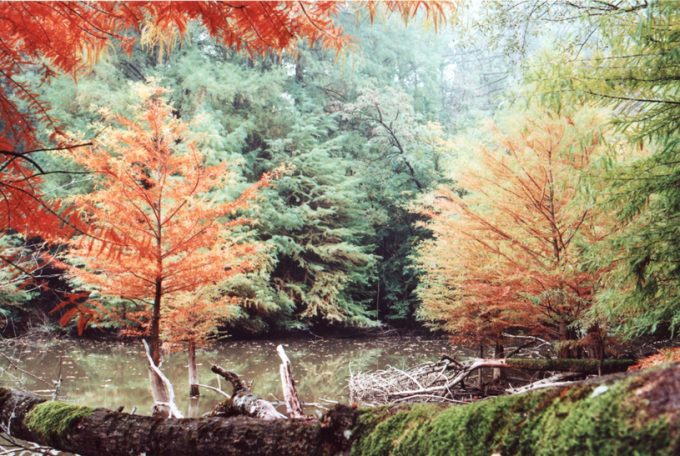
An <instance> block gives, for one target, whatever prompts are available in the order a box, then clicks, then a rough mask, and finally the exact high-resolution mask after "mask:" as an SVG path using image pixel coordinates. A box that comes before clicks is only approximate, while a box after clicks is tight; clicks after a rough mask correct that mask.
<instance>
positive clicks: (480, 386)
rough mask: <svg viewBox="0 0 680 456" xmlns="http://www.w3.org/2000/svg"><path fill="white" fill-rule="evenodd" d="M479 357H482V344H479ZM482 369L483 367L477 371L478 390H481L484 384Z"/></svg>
mask: <svg viewBox="0 0 680 456" xmlns="http://www.w3.org/2000/svg"><path fill="white" fill-rule="evenodd" d="M479 357H480V358H484V344H479ZM483 370H484V369H479V370H478V371H477V384H478V385H479V390H480V391H481V390H482V386H484V377H483V375H482V374H483Z"/></svg>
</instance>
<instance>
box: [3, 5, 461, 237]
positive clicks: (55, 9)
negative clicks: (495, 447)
mask: <svg viewBox="0 0 680 456" xmlns="http://www.w3.org/2000/svg"><path fill="white" fill-rule="evenodd" d="M381 5H383V6H384V9H385V10H386V11H388V12H395V13H397V14H399V15H401V16H402V17H403V18H404V19H405V20H406V19H408V18H410V17H413V16H415V15H416V14H417V13H418V11H420V10H425V11H426V14H427V16H428V17H430V18H431V20H432V21H433V22H434V23H435V25H437V24H439V23H441V22H443V21H445V20H446V18H447V16H448V15H449V13H453V12H454V11H455V6H456V5H455V3H452V2H419V1H418V2H401V1H392V0H390V1H386V2H381ZM359 6H360V9H366V10H367V11H368V13H369V15H370V17H371V18H373V17H375V16H376V14H378V12H379V8H378V5H377V3H376V2H365V3H363V2H362V4H360V5H359ZM341 7H342V4H341V3H338V2H333V1H323V2H285V1H280V2H279V1H276V2H238V1H237V2H160V3H159V2H147V1H144V2H47V3H40V2H37V3H36V2H16V3H13V4H3V5H0V17H2V19H3V20H2V21H0V35H1V36H3V42H2V46H0V80H2V84H0V87H1V88H0V116H1V117H0V118H1V119H2V127H1V129H0V198H1V199H2V200H3V204H1V205H0V220H1V221H0V223H2V225H0V227H2V228H3V229H8V228H9V229H15V230H19V231H22V232H30V233H31V234H38V235H42V234H46V233H56V232H57V229H58V228H59V226H60V224H63V223H66V224H67V225H74V224H75V223H76V222H77V220H72V219H71V218H70V217H69V216H68V214H59V213H58V209H57V208H55V207H53V203H52V202H50V201H47V200H45V199H44V198H43V197H42V194H41V192H40V185H41V176H42V175H45V174H46V173H53V172H59V170H46V169H44V168H43V167H42V166H41V165H40V163H39V160H38V159H36V156H37V155H39V154H40V153H42V152H46V151H49V150H51V149H55V148H57V149H62V148H74V147H77V146H80V145H79V144H74V143H73V142H72V141H70V140H69V139H68V138H67V137H66V139H64V137H63V136H62V135H61V134H62V133H63V130H64V129H63V128H62V126H61V125H60V123H59V121H58V119H54V118H53V117H52V116H51V115H50V114H49V106H48V105H47V104H46V103H45V102H44V100H42V99H41V98H40V97H39V95H38V94H37V90H36V88H35V87H33V86H32V84H30V83H29V82H28V81H27V80H26V79H24V78H23V77H22V74H23V73H26V72H28V70H35V71H37V73H38V74H39V75H40V76H41V77H40V78H39V80H40V81H41V82H44V81H47V80H49V79H51V78H52V77H53V76H54V75H55V74H57V73H58V72H64V73H68V74H70V75H72V76H74V77H75V76H77V75H79V74H80V73H82V71H83V70H84V69H86V68H87V67H91V65H92V64H93V63H94V62H95V61H96V60H97V59H98V58H99V56H100V55H101V54H102V53H104V52H105V51H106V50H107V49H108V47H109V46H110V45H111V44H112V43H113V42H114V41H116V42H118V43H120V45H121V47H122V48H123V49H125V50H128V51H129V50H130V49H132V46H133V45H134V43H135V42H136V40H137V38H138V36H139V35H138V34H135V33H130V32H131V31H137V32H139V31H143V33H142V34H141V41H142V42H144V43H146V44H148V45H156V46H157V47H158V49H159V53H161V54H162V52H163V50H168V49H170V48H171V47H172V46H173V45H174V44H175V43H176V42H177V41H178V40H180V39H181V38H182V37H183V36H184V34H185V32H186V30H187V28H188V25H189V23H190V22H191V21H200V22H201V23H202V24H203V25H204V26H205V28H206V30H207V31H208V32H209V33H210V34H211V35H212V36H214V37H215V38H217V39H218V40H219V41H220V42H221V43H223V44H224V45H226V46H227V47H233V48H235V49H236V50H245V51H247V52H249V53H251V54H265V53H267V52H270V51H274V52H276V51H283V50H284V49H287V48H290V47H293V46H295V45H296V44H297V42H298V40H300V39H305V40H309V41H310V42H313V41H316V40H320V41H321V42H322V43H323V45H324V46H326V47H333V48H335V49H336V50H338V51H339V50H340V49H341V48H342V47H343V46H344V45H345V44H346V43H347V37H346V36H345V35H344V34H343V33H342V29H341V28H340V27H339V26H337V25H336V24H334V22H333V17H334V15H335V14H336V13H337V12H338V11H339V10H340V8H341ZM39 126H44V127H45V129H46V131H47V135H46V136H47V137H48V138H49V140H50V141H51V140H55V139H56V138H61V140H59V141H58V142H57V143H56V144H55V145H51V146H46V145H44V141H41V138H40V137H39V136H40V135H38V133H37V128H38V127H39ZM48 142H49V141H48ZM55 216H56V217H55ZM71 228H74V227H73V226H72V227H71ZM75 228H77V227H75Z"/></svg>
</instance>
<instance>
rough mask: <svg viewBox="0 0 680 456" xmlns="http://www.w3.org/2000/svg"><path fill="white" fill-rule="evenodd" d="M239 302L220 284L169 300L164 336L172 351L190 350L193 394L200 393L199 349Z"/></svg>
mask: <svg viewBox="0 0 680 456" xmlns="http://www.w3.org/2000/svg"><path fill="white" fill-rule="evenodd" d="M237 305H239V299H238V298H237V297H232V296H225V295H223V294H222V293H221V292H220V289H219V287H215V286H204V287H201V288H199V289H197V290H194V291H192V292H184V293H177V294H175V295H173V296H172V297H171V298H170V299H168V300H167V301H166V302H165V304H164V306H163V312H162V318H161V336H162V339H163V342H164V344H167V346H168V347H169V348H170V349H171V350H183V349H186V352H187V361H188V370H189V394H190V396H192V397H196V396H198V395H199V390H198V370H197V367H196V348H201V347H205V346H206V345H208V344H209V342H210V337H211V336H214V335H216V332H217V329H218V327H219V324H220V323H222V322H224V321H225V319H227V318H228V317H229V316H230V314H231V313H232V310H233V307H234V306H237Z"/></svg>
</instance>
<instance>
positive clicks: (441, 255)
mask: <svg viewBox="0 0 680 456" xmlns="http://www.w3.org/2000/svg"><path fill="white" fill-rule="evenodd" d="M603 124H604V121H603V119H602V117H601V116H600V115H599V113H597V112H595V111H593V110H591V109H581V110H578V111H576V112H574V113H573V114H572V115H566V114H563V115H558V114H555V113H552V112H549V111H543V110H540V109H539V110H538V111H536V112H531V113H520V114H518V115H508V116H506V118H505V122H504V124H503V125H502V126H496V127H492V129H491V132H492V135H491V138H489V139H488V140H487V141H484V140H481V141H480V140H475V141H473V142H472V143H471V144H470V145H469V146H467V147H471V149H472V152H471V155H472V157H473V159H474V162H472V163H469V162H468V163H466V164H463V165H459V166H458V167H457V169H456V171H457V174H458V175H459V176H460V178H459V179H458V180H457V185H458V186H459V188H462V189H464V190H463V191H461V192H456V191H455V190H454V189H452V188H450V187H446V186H443V187H440V189H439V190H437V191H436V192H434V193H433V194H431V195H429V198H428V199H427V200H426V202H425V204H426V206H425V208H424V212H425V213H426V214H428V215H429V216H430V217H431V219H432V220H431V222H430V223H429V224H428V227H429V228H430V229H432V230H433V232H434V233H435V238H434V240H432V241H429V242H425V243H423V245H422V246H421V248H420V256H419V258H418V262H419V265H420V266H421V267H422V268H423V269H424V271H425V273H426V277H425V280H424V281H423V283H422V284H421V285H420V287H419V289H418V293H419V295H420V296H421V298H422V300H423V307H422V316H423V317H424V318H426V319H428V320H430V321H433V322H435V324H437V322H442V323H441V326H442V327H443V328H445V329H446V330H448V331H449V332H451V333H452V334H453V335H454V336H455V337H456V338H457V339H459V340H463V341H471V340H473V341H480V342H483V341H487V342H489V341H493V340H496V339H498V338H499V337H500V335H501V334H502V332H503V331H505V330H508V329H521V330H524V331H527V332H529V333H533V334H535V335H543V336H545V335H547V336H549V337H551V338H553V339H559V340H563V341H564V340H567V339H571V338H574V336H575V329H576V328H574V327H573V325H574V324H575V323H576V322H577V321H578V320H579V319H580V318H581V317H582V315H583V313H584V311H585V310H586V309H587V308H588V307H589V305H590V303H591V300H592V295H593V287H594V286H595V284H596V280H597V276H596V274H594V273H592V272H589V271H586V270H584V269H583V268H582V262H583V260H584V259H583V248H584V246H589V245H593V244H595V243H597V242H599V241H601V239H602V238H603V237H604V236H606V235H607V233H608V230H609V227H608V226H607V223H606V218H605V217H606V214H602V213H601V212H599V211H598V210H597V209H596V208H594V207H593V202H594V200H593V198H592V197H591V198H583V197H582V195H581V194H580V192H579V187H580V183H581V181H582V180H583V173H584V172H586V171H587V170H588V169H589V167H591V164H592V163H593V162H594V161H596V160H597V159H598V157H603V156H604V155H605V154H606V152H607V147H606V146H605V145H603V143H602V140H601V137H600V134H601V133H600V131H599V129H600V128H602V126H603ZM460 147H461V149H462V147H466V146H460ZM461 195H462V196H461Z"/></svg>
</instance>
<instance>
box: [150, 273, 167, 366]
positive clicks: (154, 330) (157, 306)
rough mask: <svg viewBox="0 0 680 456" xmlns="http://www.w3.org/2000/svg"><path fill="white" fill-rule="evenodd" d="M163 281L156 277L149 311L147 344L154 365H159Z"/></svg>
mask: <svg viewBox="0 0 680 456" xmlns="http://www.w3.org/2000/svg"><path fill="white" fill-rule="evenodd" d="M162 293H163V282H162V281H161V279H156V292H155V295H154V298H153V309H152V313H151V325H150V327H149V337H148V341H149V345H150V346H151V359H153V362H154V363H155V364H156V366H160V365H161V298H162V296H163V294H162Z"/></svg>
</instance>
